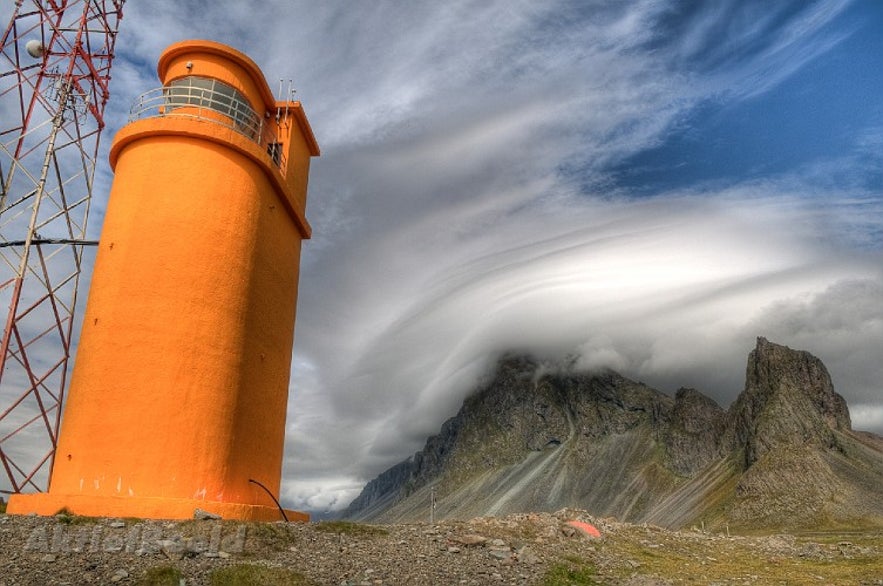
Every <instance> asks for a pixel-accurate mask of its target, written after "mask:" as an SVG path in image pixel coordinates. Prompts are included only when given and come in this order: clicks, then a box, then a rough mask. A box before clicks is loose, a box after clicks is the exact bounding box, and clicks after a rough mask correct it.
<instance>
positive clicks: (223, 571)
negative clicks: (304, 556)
mask: <svg viewBox="0 0 883 586" xmlns="http://www.w3.org/2000/svg"><path fill="white" fill-rule="evenodd" d="M209 583H210V584H211V586H316V583H315V582H313V581H312V580H310V579H309V578H307V577H305V576H304V575H303V574H299V573H298V572H295V571H293V570H289V569H287V568H274V567H268V566H257V565H252V564H237V565H235V566H228V567H226V568H219V569H217V570H215V571H213V572H212V573H211V574H210V575H209Z"/></svg>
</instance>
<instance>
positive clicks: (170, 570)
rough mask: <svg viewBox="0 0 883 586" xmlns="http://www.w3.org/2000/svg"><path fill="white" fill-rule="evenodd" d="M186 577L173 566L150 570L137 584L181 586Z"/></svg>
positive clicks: (142, 585) (145, 585)
mask: <svg viewBox="0 0 883 586" xmlns="http://www.w3.org/2000/svg"><path fill="white" fill-rule="evenodd" d="M183 578H184V576H183V575H182V574H181V572H180V571H179V570H178V568H175V567H173V566H156V567H155V568H150V569H148V570H147V571H146V572H144V575H142V576H141V577H140V578H139V579H138V581H137V582H135V584H137V585H138V586H180V584H181V580H182V579H183Z"/></svg>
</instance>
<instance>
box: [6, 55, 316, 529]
mask: <svg viewBox="0 0 883 586" xmlns="http://www.w3.org/2000/svg"><path fill="white" fill-rule="evenodd" d="M158 73H159V77H160V80H161V82H162V87H161V88H159V89H157V90H154V91H152V92H147V93H146V94H144V95H143V96H142V97H141V98H140V99H139V101H138V102H137V103H136V104H135V106H133V109H132V116H131V118H130V123H129V124H128V125H126V126H125V127H124V128H123V129H122V130H120V131H119V133H118V134H117V135H116V137H115V139H114V143H113V145H112V147H111V151H110V162H111V166H112V167H113V169H114V171H115V177H114V182H113V187H112V189H111V194H110V201H109V204H108V208H107V213H106V215H105V221H104V227H103V231H102V235H101V243H100V248H99V252H98V257H97V260H96V264H95V271H94V276H93V279H92V285H91V289H90V292H89V299H88V302H87V306H86V311H85V316H84V321H83V329H82V334H81V338H80V344H79V349H78V352H77V360H76V364H75V366H74V370H73V376H72V380H71V387H70V392H69V394H68V399H67V404H66V407H65V412H64V418H63V420H62V424H61V432H60V435H59V440H58V444H57V448H56V453H55V463H54V466H53V469H52V474H51V477H50V484H49V491H48V492H47V493H40V494H29V495H13V496H12V497H11V498H10V501H9V505H8V508H7V510H8V512H10V513H19V514H27V513H31V512H35V513H38V514H41V515H51V514H54V513H56V512H57V511H58V510H60V509H62V508H66V509H67V510H68V511H70V512H72V513H74V514H80V515H91V516H125V517H145V518H189V517H192V516H193V514H194V511H195V509H202V510H204V511H208V512H210V513H215V514H219V515H221V516H222V517H224V518H236V519H255V520H276V519H279V518H280V510H279V508H278V507H277V504H276V502H275V499H277V498H278V494H279V489H280V482H281V468H282V451H283V443H284V436H285V412H286V405H287V402H288V381H289V374H290V368H291V350H292V344H293V338H294V322H295V306H296V300H297V284H298V265H299V260H300V249H301V241H302V240H303V239H305V238H309V237H310V226H309V224H308V223H307V221H306V218H305V216H304V209H305V204H306V192H307V176H308V172H309V165H310V158H311V157H314V156H318V154H319V148H318V146H317V144H316V140H315V138H314V136H313V133H312V130H311V129H310V125H309V123H308V122H307V118H306V116H305V114H304V111H303V108H302V107H301V104H300V103H299V102H292V101H276V100H275V99H274V97H273V95H272V92H271V91H270V89H269V87H268V86H267V82H266V80H265V79H264V76H263V74H262V73H261V71H260V69H259V68H258V67H257V65H256V64H255V63H254V62H253V61H252V60H251V59H249V58H248V57H247V56H245V55H243V54H242V53H240V52H238V51H236V50H234V49H232V48H230V47H227V46H225V45H222V44H219V43H215V42H211V41H185V42H181V43H177V44H175V45H172V46H171V47H169V48H167V49H166V50H165V51H164V52H163V54H162V55H161V57H160V59H159V65H158ZM264 488H266V489H267V490H264ZM289 518H291V514H289ZM297 518H300V519H303V518H305V516H303V515H300V516H299V517H297Z"/></svg>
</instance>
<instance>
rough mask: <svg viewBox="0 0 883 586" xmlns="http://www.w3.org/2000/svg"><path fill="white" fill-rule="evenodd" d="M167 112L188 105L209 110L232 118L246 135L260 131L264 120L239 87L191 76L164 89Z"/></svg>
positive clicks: (170, 83)
mask: <svg viewBox="0 0 883 586" xmlns="http://www.w3.org/2000/svg"><path fill="white" fill-rule="evenodd" d="M163 94H164V97H165V105H166V112H171V111H172V110H174V109H175V108H180V107H184V106H197V107H200V108H207V109H210V110H214V111H215V112H219V113H221V114H224V115H225V116H229V117H230V118H232V119H233V121H234V122H235V123H236V126H237V127H238V128H239V129H240V130H241V131H243V132H244V133H245V134H255V133H257V132H259V129H260V118H259V117H258V115H257V114H256V113H255V111H254V110H253V109H252V107H251V105H250V104H249V103H248V100H247V99H246V98H245V96H244V95H242V93H240V92H239V90H237V89H236V88H234V87H232V86H230V85H227V84H226V83H224V82H222V81H218V80H217V79H211V78H208V77H198V76H195V75H191V76H188V77H182V78H180V79H175V80H172V81H170V82H169V84H168V85H167V86H166V87H164V88H163Z"/></svg>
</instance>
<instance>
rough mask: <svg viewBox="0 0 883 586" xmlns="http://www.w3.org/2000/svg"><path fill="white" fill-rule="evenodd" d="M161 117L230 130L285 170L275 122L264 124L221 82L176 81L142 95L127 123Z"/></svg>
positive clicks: (191, 79) (235, 92)
mask: <svg viewBox="0 0 883 586" xmlns="http://www.w3.org/2000/svg"><path fill="white" fill-rule="evenodd" d="M162 117H175V118H189V119H194V120H202V121H205V122H209V123H212V124H218V125H220V126H223V127H226V128H231V129H233V130H234V131H236V132H238V133H239V134H241V135H243V136H245V137H246V138H248V139H249V140H251V141H253V142H255V143H256V144H257V145H259V146H260V147H262V148H263V149H265V150H266V152H267V156H268V157H269V158H270V160H271V161H272V162H273V164H274V165H275V166H277V167H278V168H279V169H280V170H282V171H284V170H285V161H284V160H283V153H282V148H281V145H280V142H279V139H278V135H277V133H276V128H275V126H276V125H275V120H274V119H270V120H268V121H265V120H264V119H263V118H262V117H261V116H259V115H258V114H257V112H255V111H254V110H253V109H252V107H251V106H250V105H249V103H248V102H247V101H245V99H244V98H242V95H241V94H240V93H239V92H238V91H236V90H235V89H234V88H232V87H230V86H228V85H226V84H224V83H222V82H219V81H216V80H212V79H206V78H184V79H183V80H176V81H175V82H172V84H170V85H168V86H166V87H161V88H155V89H152V90H149V91H146V92H144V93H143V94H141V95H140V96H138V97H137V98H136V99H135V102H134V103H133V104H132V107H131V108H130V110H129V122H134V121H136V120H143V119H146V118H162ZM267 122H271V123H267Z"/></svg>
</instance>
